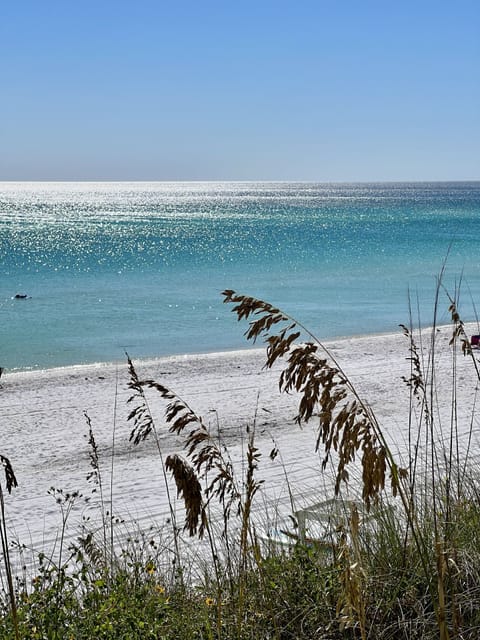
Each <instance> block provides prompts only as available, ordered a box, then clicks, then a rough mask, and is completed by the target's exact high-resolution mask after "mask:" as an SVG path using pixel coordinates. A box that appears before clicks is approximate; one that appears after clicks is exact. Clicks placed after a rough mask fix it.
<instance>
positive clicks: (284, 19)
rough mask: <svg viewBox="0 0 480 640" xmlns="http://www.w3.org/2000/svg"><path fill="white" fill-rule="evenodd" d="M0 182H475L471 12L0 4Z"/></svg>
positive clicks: (368, 0) (476, 54) (478, 25)
mask: <svg viewBox="0 0 480 640" xmlns="http://www.w3.org/2000/svg"><path fill="white" fill-rule="evenodd" d="M0 90H1V99H0V180H8V181H11V180H100V181H103V180H148V181H150V180H287V181H290V180H292V181H295V180H299V181H317V182H332V181H334V182H351V181H403V180H478V179H480V162H479V160H480V157H479V156H480V2H478V0H458V1H457V2H452V0H448V1H445V0H435V1H430V0H416V1H415V2H414V1H411V0H403V1H402V2H399V1H398V0H395V1H393V0H379V1H376V0H316V1H314V0H295V1H294V0H290V1H288V2H285V1H283V0H276V1H270V0H267V1H262V0H255V1H251V0H236V1H235V2H233V1H230V0H223V1H222V2H220V1H210V0H201V1H199V0H169V1H165V0H156V1H154V0H129V1H125V0H115V1H113V0H95V1H92V0H81V1H77V2H75V1H73V0H72V1H70V0H15V1H10V2H9V1H8V0H3V2H1V3H0Z"/></svg>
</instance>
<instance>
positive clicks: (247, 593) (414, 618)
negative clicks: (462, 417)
mask: <svg viewBox="0 0 480 640" xmlns="http://www.w3.org/2000/svg"><path fill="white" fill-rule="evenodd" d="M439 290H440V285H439ZM224 300H225V302H227V303H229V304H232V305H233V311H234V312H235V314H236V315H237V317H238V319H239V320H242V319H246V320H248V321H249V325H248V329H247V332H246V336H247V338H248V339H250V340H256V339H261V340H263V341H265V343H266V346H267V350H266V367H272V366H273V364H274V363H275V362H277V360H281V361H282V362H283V363H284V367H283V370H282V373H281V375H280V380H279V382H280V388H281V390H282V391H284V392H287V393H288V392H295V393H297V394H298V396H299V405H298V416H297V421H298V422H299V423H304V422H308V421H316V423H317V424H318V431H317V434H318V436H317V441H316V442H315V443H312V446H316V447H317V448H318V449H319V450H321V451H322V452H323V454H324V459H325V470H326V469H329V470H332V471H329V472H331V473H333V476H334V484H335V493H336V508H335V514H334V517H333V515H332V518H331V519H330V520H329V525H328V527H325V530H324V532H323V535H322V536H317V537H312V538H309V537H308V536H305V535H304V532H303V530H302V527H301V526H300V522H299V521H298V519H296V518H295V514H292V527H291V529H290V530H289V532H288V535H289V537H288V539H287V541H288V540H289V544H278V543H277V542H276V540H275V539H271V540H268V539H267V540H265V539H264V538H263V539H260V537H259V536H258V532H257V530H256V528H255V523H254V520H253V517H252V510H253V506H254V503H255V497H256V494H257V492H258V489H259V487H260V482H259V481H258V480H257V478H256V471H257V466H258V462H259V452H258V450H257V448H256V446H255V432H254V430H253V429H250V430H249V432H248V435H247V446H246V451H245V465H244V466H245V470H246V471H245V473H244V474H243V475H242V477H241V478H238V477H236V475H235V473H234V469H233V465H232V463H231V460H230V458H229V455H228V451H226V450H225V449H224V448H223V447H222V445H221V444H220V443H219V442H218V441H217V440H216V438H214V437H213V436H212V435H211V434H210V432H209V429H208V427H207V425H206V424H205V423H204V422H203V420H202V418H201V417H200V416H198V415H197V414H196V413H195V412H194V411H193V410H192V409H191V408H190V407H189V406H188V405H187V404H186V403H185V402H184V401H183V400H182V399H181V398H180V397H178V396H177V395H176V394H175V392H174V391H173V390H171V389H168V388H167V387H165V386H163V385H162V384H161V383H159V382H157V381H154V380H143V379H140V378H139V377H138V375H137V372H136V369H135V366H134V364H133V363H132V361H131V360H130V359H129V360H128V366H129V374H130V383H129V387H130V390H131V397H130V400H129V403H130V407H131V410H130V414H129V420H130V421H131V425H132V430H131V438H130V439H131V442H132V446H135V445H136V444H138V443H140V442H142V441H144V440H147V439H149V440H151V442H152V446H155V447H157V449H158V457H159V465H161V469H162V471H163V473H164V475H165V479H166V480H167V479H168V478H169V477H170V478H172V479H173V481H174V483H175V485H176V489H177V491H178V493H179V495H180V496H181V497H182V499H183V502H184V504H185V522H182V523H178V522H177V519H176V514H175V512H174V510H173V508H172V512H171V531H170V534H169V535H170V537H169V542H168V544H166V545H165V544H161V542H160V541H159V540H158V539H157V538H156V537H152V538H150V537H149V534H148V532H141V531H140V532H130V533H131V535H130V536H129V537H126V538H125V541H124V543H123V544H122V545H121V546H120V547H119V546H118V544H115V543H114V540H113V527H114V522H113V519H112V516H111V514H110V513H109V511H108V508H107V505H108V499H107V498H108V495H107V494H108V482H106V481H105V479H104V477H103V476H104V474H105V471H104V465H103V461H102V459H101V454H100V452H99V451H98V449H97V446H96V443H95V436H94V432H93V428H92V425H91V424H90V421H89V418H88V416H86V420H87V426H88V432H89V447H90V462H91V468H90V472H89V476H88V477H89V480H90V482H91V483H92V487H94V490H95V491H96V492H97V495H99V496H100V505H101V506H100V522H101V526H100V527H99V529H98V530H94V529H93V528H92V529H89V528H88V525H86V526H85V527H84V528H83V529H82V530H81V531H80V532H79V536H78V537H77V539H76V540H75V542H73V543H72V542H67V540H64V532H65V528H66V522H67V520H68V517H69V514H70V512H71V509H72V507H73V505H74V503H75V500H76V499H77V498H78V496H77V495H76V494H64V493H63V492H62V491H57V492H55V495H54V497H55V499H56V500H57V503H58V505H59V510H60V514H61V526H60V531H59V540H60V545H59V550H57V553H56V555H55V558H53V557H46V556H45V555H40V557H39V558H38V559H37V560H36V562H35V565H34V567H33V568H28V569H25V571H24V572H23V573H22V572H20V574H16V572H15V571H14V569H13V560H12V554H13V553H14V552H15V551H16V550H17V549H16V548H15V549H14V548H12V544H11V542H10V541H9V539H8V527H7V524H8V513H7V512H6V507H5V505H6V497H7V496H6V495H5V493H4V490H5V489H6V490H7V491H8V492H10V491H12V490H14V489H15V484H16V479H15V475H14V471H13V468H12V465H11V464H10V461H8V460H7V459H6V458H3V457H2V458H1V462H2V465H3V467H4V470H5V472H6V477H5V489H4V488H3V487H0V507H1V523H0V532H1V542H2V554H3V562H2V567H1V570H2V571H1V577H2V584H3V589H2V592H1V602H0V607H1V612H0V613H1V617H0V638H5V640H10V639H16V640H18V639H19V638H22V639H24V638H25V639H26V638H32V639H34V638H38V639H40V638H41V639H62V640H64V639H70V638H71V639H83V638H84V639H92V638H99V639H103V638H104V639H114V638H115V639H117V638H118V639H132V640H133V639H137V638H138V639H143V638H145V639H147V638H152V639H153V638H155V639H162V638H171V639H174V638H175V639H177V638H178V639H180V640H182V639H185V640H187V639H189V640H190V639H199V640H200V639H216V640H220V639H225V640H227V639H232V640H243V639H245V640H246V639H250V638H251V639H252V640H253V639H254V638H255V639H265V640H266V639H278V640H287V639H292V640H293V639H300V640H301V639H305V640H307V639H324V640H327V639H332V640H333V639H336V638H339V639H340V638H352V639H355V638H360V639H362V640H366V639H367V638H381V639H383V638H385V639H386V638H392V639H401V638H405V639H407V638H408V639H415V638H418V639H420V638H427V639H428V638H440V640H447V639H449V638H458V639H470V638H471V639H472V640H473V639H474V638H475V639H477V638H478V637H480V476H479V473H478V468H477V467H476V466H475V464H474V462H473V460H474V458H473V456H471V453H470V451H469V450H467V451H463V450H460V448H459V447H458V435H459V431H460V425H458V423H457V420H456V417H455V416H456V405H455V403H456V400H455V393H452V412H451V415H452V419H451V424H450V425H449V429H448V430H447V431H448V433H449V437H448V438H447V439H445V438H444V439H442V441H441V443H440V442H439V438H438V434H437V431H436V430H437V417H436V406H435V402H436V400H435V397H436V394H435V375H434V371H435V366H434V363H435V348H436V345H435V335H436V326H435V325H436V319H435V317H434V322H433V328H432V330H431V336H430V339H429V341H428V347H426V348H424V347H422V346H419V345H418V344H417V342H416V339H415V337H414V332H413V331H412V329H411V328H407V327H404V328H403V330H404V333H405V337H406V340H407V346H406V350H407V352H408V353H407V357H408V359H409V361H410V364H411V372H410V376H409V377H408V379H406V380H405V381H404V382H405V384H407V385H408V387H409V389H410V394H411V397H410V403H411V424H410V425H409V454H408V460H407V461H406V462H405V461H403V460H402V461H400V460H397V459H396V458H395V456H394V454H393V452H392V451H391V450H390V449H389V447H388V445H387V442H386V439H385V437H384V433H383V431H382V427H381V425H380V424H379V423H378V422H377V420H376V418H375V415H374V414H373V413H372V411H371V409H370V408H369V407H368V406H367V405H366V404H365V403H364V402H363V401H362V398H361V397H360V396H359V395H358V393H357V391H356V389H355V387H354V386H353V385H352V383H351V382H350V381H349V379H348V377H347V376H346V375H345V374H344V372H343V370H342V368H341V366H340V365H339V363H338V362H336V361H335V360H334V359H333V357H332V355H331V354H330V353H329V352H328V351H327V350H326V349H325V347H324V346H323V345H322V344H321V343H320V342H319V341H318V340H317V339H316V338H315V336H313V335H312V334H310V333H309V332H308V330H307V329H306V328H305V327H303V326H302V325H300V324H299V323H298V322H296V321H295V320H293V319H292V318H290V317H288V316H287V315H286V314H284V313H283V312H282V311H280V310H279V309H276V308H274V307H273V306H271V305H270V304H268V303H265V302H263V301H261V300H256V299H254V298H249V297H246V296H240V295H237V294H236V293H235V292H233V291H225V292H224ZM449 307H450V313H451V319H452V338H451V343H450V347H451V349H452V375H451V379H452V389H455V387H456V385H457V384H459V381H458V380H457V378H456V366H455V362H456V358H457V357H462V358H464V357H467V358H470V359H471V363H472V368H471V374H472V377H473V378H474V379H475V380H477V381H480V375H479V369H478V361H477V359H476V357H475V353H474V352H473V350H472V348H471V346H470V342H469V340H468V338H467V336H466V334H465V331H464V327H463V323H462V321H461V319H460V317H459V314H458V311H457V307H456V303H455V301H454V300H452V299H449ZM434 316H435V314H434ZM151 393H154V394H160V396H161V397H162V398H163V399H164V401H165V423H166V425H167V426H168V428H169V430H170V431H171V432H172V433H174V434H175V435H176V436H177V437H179V438H182V439H183V442H184V449H183V454H182V455H179V454H173V455H167V456H166V457H164V453H163V452H162V451H161V449H160V447H159V440H158V437H157V425H156V424H155V422H154V420H153V417H152V415H151V414H150V411H149V403H148V396H149V394H151ZM473 424H474V422H473V420H472V423H471V424H470V425H468V426H467V427H466V429H465V428H463V429H462V431H463V432H464V431H465V430H467V431H470V434H471V430H472V429H473ZM445 431H446V430H445V425H443V433H445ZM275 453H276V452H275V451H272V455H275ZM327 463H328V465H327ZM354 468H355V469H357V471H358V483H359V493H360V496H361V500H360V502H359V503H353V502H350V501H348V500H346V499H343V498H342V490H343V487H344V486H345V485H346V484H347V483H348V482H349V481H352V478H353V473H354V472H353V469H354ZM166 487H167V489H166V490H167V491H168V483H167V482H166ZM171 504H172V501H171ZM214 506H215V508H217V510H218V509H219V510H220V512H221V514H222V517H221V520H220V524H219V523H218V521H216V522H213V520H212V518H211V517H210V513H211V509H212V508H213V507H214ZM185 536H191V537H198V538H199V539H201V542H199V544H201V545H202V549H203V550H204V552H203V555H202V559H203V562H202V563H201V564H200V571H199V570H196V571H195V573H193V571H192V567H191V566H190V565H189V562H188V559H187V558H186V557H185V555H184V553H183V539H184V537H185Z"/></svg>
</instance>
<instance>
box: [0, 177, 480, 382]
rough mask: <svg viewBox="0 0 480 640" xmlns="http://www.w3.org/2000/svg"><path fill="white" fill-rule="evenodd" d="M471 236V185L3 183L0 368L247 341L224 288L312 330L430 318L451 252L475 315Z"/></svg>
mask: <svg viewBox="0 0 480 640" xmlns="http://www.w3.org/2000/svg"><path fill="white" fill-rule="evenodd" d="M479 238H480V182H469V183H466V182H465V183H461V182H452V183H391V184H384V183H382V184H312V183H261V182H258V183H256V182H252V183H250V182H248V183H240V182H232V183H225V182H221V183H201V182H198V183H189V182H185V183H163V182H151V183H150V182H149V183H147V182H145V183H140V182H132V183H127V182H119V183H113V182H107V183H83V182H82V183H80V182H79V183H41V182H32V183H21V182H18V183H6V182H4V183H0V268H1V279H0V311H1V317H2V322H1V323H0V366H1V367H5V368H7V369H9V370H14V369H30V368H48V367H55V366H67V365H71V364H80V363H91V362H105V361H108V362H110V361H122V360H124V359H125V351H127V352H128V353H129V354H130V355H131V356H132V358H134V359H135V358H148V357H155V356H161V355H169V354H184V353H185V354H188V353H204V352H212V351H225V350H230V349H238V348H245V347H248V346H251V345H249V344H247V343H246V342H245V339H244V337H243V332H244V331H245V329H246V325H245V324H241V325H239V324H238V322H237V321H236V318H235V317H234V315H232V313H231V311H230V309H229V307H228V306H226V305H224V304H223V303H222V297H221V295H220V294H221V291H222V290H224V289H226V288H228V289H234V290H236V291H238V292H240V293H244V294H248V295H252V296H256V297H260V298H262V299H264V300H267V301H269V302H271V303H273V304H275V305H276V306H279V307H281V308H282V309H283V310H284V311H285V312H287V313H288V314H290V315H292V316H294V317H296V318H297V319H298V320H300V321H301V322H302V323H303V324H305V325H306V326H307V327H308V328H309V329H310V330H311V331H312V332H314V333H315V334H316V335H317V337H318V338H320V339H327V338H332V337H337V336H347V335H358V334H366V333H379V332H395V331H398V330H399V328H398V325H399V323H408V322H409V306H411V307H412V309H413V315H414V319H415V321H417V320H418V319H419V320H420V322H421V323H422V324H425V325H428V324H429V323H431V321H432V317H433V304H434V295H435V288H436V281H437V277H438V275H439V273H440V270H441V269H442V265H443V264H444V262H445V261H446V266H445V275H444V283H445V286H446V289H447V290H448V291H449V292H450V293H451V294H452V295H454V294H455V291H456V290H457V289H458V288H459V287H460V303H461V306H460V309H461V312H462V314H463V317H464V319H465V320H475V319H476V305H479V304H480V271H479V267H480V259H479V255H480V252H479ZM16 294H21V295H26V296H28V297H27V298H26V299H23V298H22V299H18V298H15V296H16ZM409 300H410V302H409ZM447 307H448V298H447V297H446V295H445V294H444V293H443V291H442V296H441V299H440V305H439V320H440V321H443V322H446V321H448V312H447Z"/></svg>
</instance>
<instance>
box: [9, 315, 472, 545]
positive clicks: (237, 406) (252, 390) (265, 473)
mask: <svg viewBox="0 0 480 640" xmlns="http://www.w3.org/2000/svg"><path fill="white" fill-rule="evenodd" d="M467 328H470V330H471V331H475V327H474V326H473V325H472V327H467ZM450 337H451V328H450V327H441V328H439V329H438V331H437V338H438V341H437V351H436V354H437V356H436V361H437V367H436V376H437V391H438V419H439V424H441V425H445V428H446V427H447V425H448V420H449V415H450V408H449V407H450V398H451V390H450V389H451V384H450V381H451V348H450V347H449V346H448V342H449V340H450ZM429 338H430V333H429V332H428V330H426V331H425V333H424V342H425V345H424V346H428V345H427V343H428V341H429ZM325 345H326V346H327V347H328V349H330V350H331V352H332V354H333V355H334V357H335V358H336V359H337V361H338V362H339V364H340V365H341V366H342V368H343V370H344V371H345V373H346V374H347V375H348V376H349V377H350V379H351V380H352V382H353V383H354V384H355V386H356V387H357V389H358V391H359V392H360V394H361V396H362V397H363V398H364V399H365V401H366V402H367V403H368V404H370V406H371V407H372V409H373V410H374V412H375V413H376V415H377V418H378V420H379V422H380V424H381V425H382V428H383V429H384V431H385V433H386V434H387V438H388V439H389V441H390V442H391V444H392V446H393V447H398V448H399V449H404V446H405V443H406V441H407V432H408V413H409V392H408V389H407V387H406V385H405V383H404V382H402V376H408V375H409V371H410V363H409V360H408V357H409V352H408V347H409V345H408V341H407V340H406V339H405V337H404V336H403V335H402V334H401V333H400V332H399V333H398V334H394V335H391V334H389V335H384V334H382V335H376V336H362V337H355V338H344V339H339V340H333V341H326V342H325ZM264 359H265V350H264V349H263V348H259V349H254V350H245V351H232V352H222V353H210V354H203V355H185V356H170V357H165V358H158V359H149V360H144V361H138V362H137V361H135V360H134V362H135V365H136V367H137V370H138V375H139V376H140V377H141V378H153V379H155V380H156V381H158V382H161V383H162V384H163V385H165V386H167V387H169V388H171V389H172V390H174V391H175V392H176V393H177V394H178V395H180V396H181V397H182V398H183V399H184V400H185V401H186V402H188V404H189V405H190V406H191V407H192V409H194V410H195V411H196V412H197V413H198V414H199V415H201V416H202V417H203V418H204V420H205V422H206V423H207V424H208V425H210V428H211V430H212V431H213V432H214V433H215V434H218V437H219V438H220V439H221V441H222V442H223V443H224V444H225V445H226V446H227V447H228V449H229V453H230V456H231V458H232V461H233V463H234V465H236V466H237V469H238V472H239V473H240V474H241V470H242V458H243V453H244V449H245V443H246V437H247V436H246V427H247V425H248V426H249V427H250V428H252V427H253V426H254V425H255V429H256V444H257V446H258V448H259V451H260V452H261V453H262V459H261V462H260V466H259V471H258V473H259V477H263V478H264V479H265V483H264V485H263V488H262V492H261V494H260V495H259V496H258V501H257V504H258V506H259V510H260V511H261V510H262V509H263V510H264V511H265V512H270V510H272V511H273V510H274V509H275V510H278V511H280V512H285V513H286V512H287V511H289V510H290V496H289V487H288V486H287V482H286V477H288V483H289V485H290V490H292V488H293V492H294V494H295V495H294V498H295V500H296V504H298V506H300V505H302V504H306V503H307V504H308V503H309V502H315V501H318V500H321V499H325V497H331V482H330V479H329V477H328V474H327V475H325V474H324V475H322V474H321V472H320V460H321V456H319V455H318V454H315V452H314V443H315V435H316V434H315V425H314V424H312V425H307V426H305V427H304V428H303V429H300V428H299V427H298V426H297V425H296V424H294V422H293V419H294V417H295V415H296V398H295V397H293V396H288V395H286V394H280V393H279V391H278V375H279V372H280V370H281V369H280V366H278V367H277V366H276V367H275V369H274V370H273V371H265V370H263V369H262V367H263V363H264ZM457 366H458V381H459V385H458V390H457V394H458V407H459V421H460V423H461V424H463V425H464V431H465V433H466V432H467V428H468V426H469V424H470V422H471V420H472V419H473V420H474V444H475V446H476V444H477V438H478V436H477V433H478V430H479V427H478V425H477V418H475V415H473V416H472V403H473V401H474V399H475V387H476V380H475V377H474V372H473V368H472V363H471V362H470V361H469V359H467V358H464V357H463V356H460V357H459V359H458V363H457ZM0 383H1V385H2V388H1V389H0V397H1V401H2V405H1V406H2V424H3V437H2V447H1V451H0V453H1V454H3V455H5V456H7V457H8V458H9V459H10V460H11V462H12V465H13V467H14V470H15V473H16V475H17V479H18V483H19V487H18V488H17V489H15V490H14V491H13V493H12V495H11V496H8V497H7V507H6V508H7V517H8V520H9V523H11V528H12V534H13V535H15V536H17V537H18V538H19V539H20V541H21V542H23V543H26V544H31V545H32V546H33V547H35V548H36V549H37V548H39V547H41V546H42V545H44V544H47V545H48V544H52V542H53V540H54V538H55V535H56V533H57V528H58V524H59V508H58V505H57V504H56V503H55V499H54V498H53V497H52V496H49V495H47V491H48V490H49V488H50V487H52V486H54V487H56V488H57V489H63V490H64V491H68V492H72V491H76V490H79V491H81V492H82V494H83V495H84V497H88V498H90V500H89V502H88V503H86V502H85V501H84V498H82V499H78V500H77V507H76V510H74V512H75V513H76V514H77V516H80V515H81V514H83V515H89V516H92V518H93V517H94V513H95V509H94V508H93V507H92V503H94V502H95V500H97V499H98V494H95V495H94V496H92V495H91V489H92V486H91V485H90V484H89V483H88V482H87V481H86V476H87V474H88V473H89V471H90V467H89V458H88V446H87V440H86V437H85V434H86V433H87V425H86V419H85V416H84V412H85V411H86V412H87V413H88V416H89V418H90V419H91V422H92V426H93V430H94V434H95V438H96V440H97V444H98V446H99V450H100V460H101V468H102V472H103V475H104V485H105V490H106V491H107V493H109V489H108V488H109V486H110V470H111V460H112V456H111V454H112V448H113V449H114V453H115V455H114V464H113V483H112V484H113V513H114V515H118V516H120V517H122V518H125V519H127V520H135V519H137V520H140V521H142V522H143V523H152V524H154V526H161V525H162V524H163V523H164V522H165V521H166V520H167V519H168V517H169V510H168V500H167V498H166V493H165V487H164V483H163V476H162V472H161V468H160V463H159V456H158V452H157V450H156V448H155V446H154V443H153V440H152V441H147V442H144V443H142V444H141V445H140V446H138V447H133V445H132V444H131V443H130V442H129V434H130V431H131V429H132V424H130V423H128V422H127V416H128V413H129V411H130V409H131V405H127V399H128V397H129V395H130V392H129V390H128V389H127V384H128V371H127V365H126V363H125V364H123V365H122V364H112V363H109V364H94V365H76V366H73V367H61V368H57V369H47V370H42V371H22V372H6V373H4V375H3V376H2V378H1V379H0ZM149 402H150V403H151V404H150V406H151V410H152V413H153V414H154V416H155V420H156V424H157V428H158V431H159V434H160V445H161V448H162V452H163V454H164V455H168V453H171V452H172V451H179V450H181V447H182V441H181V439H180V438H178V437H176V436H175V437H174V436H172V434H169V433H167V429H166V427H165V425H164V422H163V411H164V407H165V405H164V403H163V401H161V399H160V398H159V397H158V394H150V396H149ZM113 434H114V437H113ZM274 445H275V446H277V448H278V449H279V451H280V456H279V457H277V459H276V460H275V461H271V460H270V459H269V457H268V453H269V452H270V451H271V449H272V448H273V446H274Z"/></svg>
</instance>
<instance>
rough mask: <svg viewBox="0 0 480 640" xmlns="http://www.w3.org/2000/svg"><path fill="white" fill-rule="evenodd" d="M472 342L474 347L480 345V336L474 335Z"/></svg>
mask: <svg viewBox="0 0 480 640" xmlns="http://www.w3.org/2000/svg"><path fill="white" fill-rule="evenodd" d="M470 344H471V345H472V347H480V336H472V337H471V338H470Z"/></svg>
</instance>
